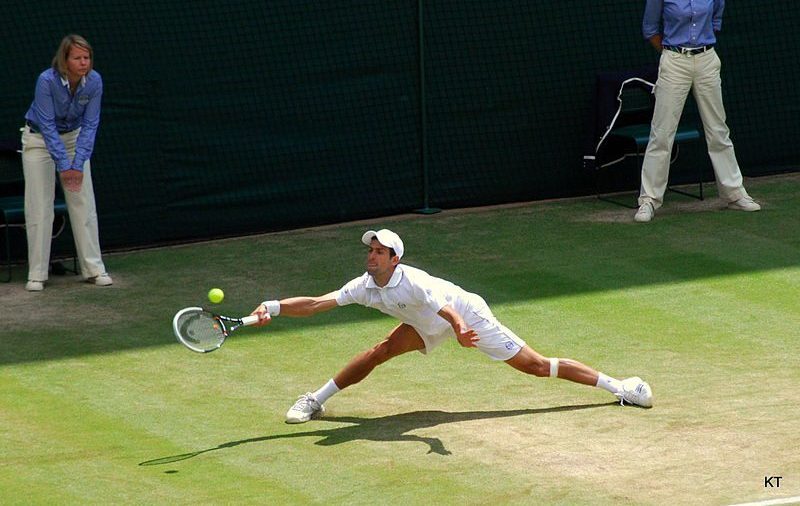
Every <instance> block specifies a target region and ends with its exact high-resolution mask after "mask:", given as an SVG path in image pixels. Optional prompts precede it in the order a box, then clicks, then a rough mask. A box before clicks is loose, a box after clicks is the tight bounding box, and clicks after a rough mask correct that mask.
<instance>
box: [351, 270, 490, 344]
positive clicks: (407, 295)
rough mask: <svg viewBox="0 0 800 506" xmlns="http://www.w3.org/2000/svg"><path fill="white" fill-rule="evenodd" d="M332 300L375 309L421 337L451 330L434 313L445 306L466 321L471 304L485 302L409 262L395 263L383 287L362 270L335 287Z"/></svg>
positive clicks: (482, 303) (445, 321)
mask: <svg viewBox="0 0 800 506" xmlns="http://www.w3.org/2000/svg"><path fill="white" fill-rule="evenodd" d="M336 303H337V304H338V305H340V306H346V305H348V304H361V305H362V306H366V307H371V308H375V309H377V310H378V311H380V312H381V313H384V314H387V315H389V316H393V317H395V318H397V319H398V320H400V321H401V322H403V323H407V324H408V325H411V326H412V327H414V328H415V329H416V330H417V332H419V333H420V334H421V335H423V336H438V335H441V334H442V333H444V332H445V331H447V330H448V329H451V327H450V324H449V323H448V322H447V320H445V319H444V318H442V317H441V316H439V315H438V314H437V313H438V312H439V310H440V309H442V308H443V307H444V306H445V305H448V304H449V305H450V306H452V307H453V308H454V309H455V310H456V312H457V313H459V314H460V315H461V316H462V317H463V318H465V320H466V319H467V318H466V317H467V314H468V313H469V311H470V309H471V308H472V307H473V306H475V307H476V308H478V307H485V304H486V303H485V302H484V301H483V299H482V298H481V297H480V296H478V295H476V294H474V293H470V292H467V291H466V290H464V289H463V288H461V287H460V286H458V285H456V284H454V283H451V282H450V281H447V280H444V279H441V278H437V277H434V276H431V275H430V274H428V273H427V272H425V271H423V270H421V269H417V268H416V267H411V266H409V265H398V266H397V267H396V268H395V270H394V274H392V277H391V279H389V282H388V283H387V284H386V286H384V287H379V286H378V285H376V284H375V280H374V279H372V276H370V275H369V273H366V272H365V273H364V275H362V276H360V277H358V278H356V279H354V280H352V281H350V282H349V283H347V284H346V285H344V286H343V287H342V288H341V289H340V290H339V292H338V293H337V294H336Z"/></svg>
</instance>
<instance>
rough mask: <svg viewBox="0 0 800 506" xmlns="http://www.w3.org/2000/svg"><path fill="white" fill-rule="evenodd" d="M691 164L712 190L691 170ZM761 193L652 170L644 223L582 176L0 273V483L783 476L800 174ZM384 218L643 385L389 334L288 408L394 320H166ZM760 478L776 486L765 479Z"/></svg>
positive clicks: (294, 274) (389, 486)
mask: <svg viewBox="0 0 800 506" xmlns="http://www.w3.org/2000/svg"><path fill="white" fill-rule="evenodd" d="M710 186H711V185H709V189H710ZM748 190H749V191H750V193H751V194H752V195H753V196H754V197H756V199H757V200H759V201H760V202H762V204H763V206H764V209H763V211H762V212H759V213H740V212H733V211H725V210H721V209H720V208H721V207H722V203H721V202H719V201H718V200H716V199H715V198H713V196H714V195H716V193H715V192H713V191H712V192H711V193H712V198H710V199H708V200H707V201H706V202H703V203H699V202H697V201H693V200H691V199H688V198H686V197H682V196H679V195H674V194H669V195H668V196H667V198H668V201H667V204H666V207H665V208H664V209H663V210H662V211H661V212H659V214H658V215H657V218H656V219H655V220H654V221H653V222H652V223H650V224H647V225H639V224H634V223H633V222H632V221H631V216H632V211H629V210H625V209H622V208H615V207H614V206H610V205H609V204H606V203H602V202H598V201H596V200H594V199H580V200H571V201H556V202H545V203H534V204H526V205H515V206H506V207H499V208H491V209H475V210H470V211H462V212H455V211H454V212H446V213H442V214H439V215H435V216H426V217H422V216H399V217H394V218H387V219H381V220H373V221H369V222H364V223H351V224H345V225H340V226H335V227H324V228H319V229H312V230H299V231H293V232H285V233H277V234H269V235H263V236H256V237H247V238H241V239H231V240H222V241H216V242H210V243H202V244H194V245H187V246H181V247H174V248H164V249H154V250H147V251H137V252H130V253H119V254H113V255H108V256H107V258H106V263H107V265H108V267H109V269H110V272H111V273H112V274H113V276H114V282H115V284H114V285H113V286H112V287H110V288H96V287H91V286H88V285H84V284H81V283H79V282H78V281H76V278H75V277H70V276H66V277H60V278H57V277H54V278H52V279H51V283H50V285H49V286H48V288H47V290H45V291H44V292H42V293H40V294H36V293H28V292H25V291H24V289H23V286H22V283H21V282H20V280H21V278H22V277H24V273H23V267H22V266H18V267H17V268H16V270H15V273H14V277H15V283H13V284H9V285H0V311H2V320H3V331H2V346H1V347H0V350H1V351H0V456H1V457H0V502H2V503H4V504H167V503H169V504H187V503H199V504H223V503H229V504H309V503H311V504H313V503H330V504H504V503H509V504H543V503H548V504H659V505H662V504H733V503H742V502H748V501H756V500H766V499H777V498H783V497H792V496H800V452H798V448H800V431H799V430H798V429H800V422H798V420H800V403H798V401H797V391H798V385H800V358H799V357H800V353H798V351H800V344H799V341H798V337H800V331H799V330H798V329H800V303H798V301H800V218H799V217H800V200H798V196H799V195H800V178H798V177H797V175H789V176H778V177H770V178H760V179H756V180H751V181H749V182H748ZM375 226H386V227H389V228H392V229H393V230H395V231H396V232H398V233H399V234H400V235H401V236H402V237H403V239H404V241H405V243H406V249H407V252H406V256H405V257H404V261H405V262H407V263H409V264H412V265H416V266H418V267H421V268H423V269H425V270H427V271H428V272H430V273H431V274H434V275H439V276H442V277H445V278H447V279H450V280H452V281H454V282H456V283H458V284H460V285H462V286H463V287H465V288H467V289H468V290H471V291H474V292H477V293H479V294H481V295H482V296H483V297H484V298H485V299H486V300H487V301H488V302H489V304H490V306H492V308H493V310H494V312H495V314H497V316H498V317H499V319H500V320H501V321H502V322H503V323H504V324H505V325H507V326H508V327H510V328H511V329H513V330H514V331H515V332H516V333H517V334H519V335H520V336H521V337H523V338H524V339H526V340H527V342H528V343H529V344H531V345H532V346H533V347H534V348H535V349H538V350H539V351H541V352H542V353H544V354H546V355H553V356H566V357H572V358H575V359H577V360H581V361H583V362H586V363H587V364H589V365H591V366H593V367H596V368H597V369H599V370H601V371H603V372H606V373H608V374H610V375H613V376H617V377H625V376H631V375H640V376H642V377H643V378H645V379H646V380H647V381H649V382H650V384H651V385H652V387H653V391H654V394H655V400H656V405H655V407H654V408H653V409H650V410H644V409H638V408H630V407H626V408H622V407H620V406H617V405H616V404H615V402H614V401H613V397H611V396H610V395H609V394H608V393H606V392H603V391H600V390H598V389H590V388H586V387H582V386H579V385H575V384H570V383H567V382H563V381H556V380H551V379H537V378H533V377H529V376H525V375H523V374H520V373H518V372H516V371H513V370H512V369H511V368H510V367H508V366H505V365H504V364H498V363H494V362H491V361H490V360H488V359H487V358H485V357H484V356H482V355H481V354H480V353H478V352H476V351H474V350H464V349H461V348H459V347H458V346H457V344H456V343H455V341H452V342H450V343H447V344H446V345H444V346H442V347H440V348H439V349H437V350H436V351H435V352H434V353H433V354H432V355H430V356H428V357H423V356H421V355H419V354H416V353H414V354H407V355H404V356H402V357H400V358H398V359H396V360H394V361H391V362H389V363H388V364H385V365H383V366H381V367H379V368H378V369H376V371H375V372H374V373H373V374H372V375H371V376H370V377H368V378H367V379H366V380H365V381H364V382H363V383H361V384H359V385H356V386H355V387H353V388H352V389H348V390H345V391H344V392H342V393H340V394H339V395H337V396H335V397H334V398H333V399H331V401H330V402H329V403H328V405H327V408H328V415H327V417H326V418H324V419H323V420H318V421H312V422H309V423H307V424H304V425H298V426H290V425H286V424H284V423H283V415H284V413H285V411H286V409H287V408H288V407H289V406H290V405H291V404H292V403H293V402H294V400H295V399H296V397H297V396H298V395H299V394H301V393H304V392H306V391H307V390H311V389H314V388H316V387H317V386H319V385H320V384H321V383H323V382H324V381H326V380H327V379H328V378H330V377H331V376H332V375H333V374H334V373H335V372H336V371H337V370H338V369H339V368H340V367H341V366H343V365H344V364H345V363H346V361H347V360H348V359H349V358H350V357H351V356H352V355H354V354H355V353H356V352H358V351H361V350H362V349H364V348H366V347H367V346H370V345H372V344H373V343H374V342H377V341H378V340H379V339H380V338H382V337H383V336H384V334H385V333H386V332H388V331H389V330H390V329H391V328H392V327H393V325H394V321H393V320H391V319H390V318H388V317H384V316H382V315H380V314H379V313H376V312H371V311H370V310H367V309H363V308H357V307H354V306H348V307H346V308H341V309H337V310H334V311H333V312H330V313H325V314H322V315H319V316H316V317H314V318H313V319H307V320H300V319H288V318H278V319H277V320H276V321H275V322H274V323H273V325H271V326H270V327H267V328H265V329H244V330H242V331H240V332H238V333H237V334H236V335H234V336H233V337H232V338H231V339H230V340H229V341H228V342H227V343H226V344H225V346H224V347H223V348H222V349H221V350H219V351H217V352H215V353H212V354H209V355H199V354H194V353H191V352H189V351H188V350H186V349H185V348H183V347H182V346H181V345H179V344H178V343H177V342H176V341H175V339H174V338H173V336H172V333H171V328H170V321H171V318H172V315H173V314H174V313H175V311H176V310H178V309H180V308H181V307H184V306H190V305H204V304H206V301H205V294H206V292H207V290H208V289H209V288H211V287H213V286H218V287H220V288H223V289H224V290H225V293H226V297H225V301H224V302H223V303H222V304H220V305H219V306H217V307H216V309H218V310H219V311H220V312H223V313H225V314H231V315H233V316H241V315H243V314H247V313H249V312H250V311H251V309H252V308H253V306H255V304H257V303H258V302H260V301H262V300H264V299H267V298H280V297H287V296H291V295H319V294H322V293H325V292H328V291H331V290H333V289H336V288H338V287H340V286H341V285H342V284H344V283H345V282H346V281H348V280H350V279H352V278H353V277H355V276H357V275H359V274H361V273H362V272H363V271H364V255H365V252H364V247H363V246H362V245H361V244H360V242H359V238H360V234H361V233H362V232H363V231H364V230H365V229H366V228H367V227H375ZM768 476H781V477H782V480H781V482H780V485H781V486H780V487H779V488H777V487H772V488H768V487H765V481H764V479H765V477H768Z"/></svg>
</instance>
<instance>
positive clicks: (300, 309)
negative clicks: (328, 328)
mask: <svg viewBox="0 0 800 506" xmlns="http://www.w3.org/2000/svg"><path fill="white" fill-rule="evenodd" d="M336 306H337V304H336V292H331V293H327V294H325V295H320V296H319V297H290V298H288V299H282V300H270V301H266V302H262V303H261V304H259V305H258V306H256V308H255V309H254V310H253V312H252V313H250V314H252V315H256V316H258V323H257V324H256V325H257V326H261V325H266V324H267V323H269V322H270V320H271V318H272V317H274V316H278V315H282V316H293V317H301V316H311V315H315V314H317V313H321V312H322V311H328V310H329V309H333V308H335V307H336Z"/></svg>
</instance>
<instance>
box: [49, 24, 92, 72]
mask: <svg viewBox="0 0 800 506" xmlns="http://www.w3.org/2000/svg"><path fill="white" fill-rule="evenodd" d="M73 46H77V47H79V48H81V49H84V50H86V51H88V52H89V71H91V70H92V68H93V67H94V51H93V50H92V46H91V45H90V44H89V42H87V41H86V39H84V38H83V37H81V36H80V35H75V34H74V33H73V34H70V35H67V36H66V37H64V38H63V39H61V44H59V46H58V50H57V51H56V55H55V56H53V68H54V69H55V70H56V71H57V72H58V73H59V74H61V75H62V76H65V75H67V58H69V51H70V49H72V47H73Z"/></svg>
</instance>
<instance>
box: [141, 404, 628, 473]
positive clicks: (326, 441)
mask: <svg viewBox="0 0 800 506" xmlns="http://www.w3.org/2000/svg"><path fill="white" fill-rule="evenodd" d="M616 405H618V403H617V402H603V403H597V404H578V405H573V406H557V407H553V408H538V409H514V410H506V411H460V412H455V413H451V412H448V411H412V412H409V413H400V414H397V415H389V416H381V417H378V418H359V417H355V416H332V417H326V418H323V419H321V420H319V421H316V422H313V423H324V422H331V423H349V424H352V425H347V426H344V427H336V428H333V429H317V430H312V431H306V432H290V433H285V434H274V435H271V436H260V437H254V438H248V439H240V440H238V441H229V442H227V443H222V444H220V445H217V446H214V447H212V448H205V449H203V450H197V451H194V452H189V453H182V454H179V455H170V456H168V457H160V458H157V459H152V460H146V461H144V462H141V463H139V465H140V466H158V465H162V464H169V463H172V462H179V461H181V460H187V459H191V458H193V457H197V456H198V455H202V454H204V453H209V452H213V451H217V450H223V449H225V448H233V447H236V446H239V445H243V444H250V443H260V442H263V441H273V440H276V439H290V438H300V437H314V438H321V439H319V440H318V441H316V442H315V443H314V444H316V445H320V446H334V445H338V444H342V443H350V442H353V441H386V442H411V443H423V444H425V445H427V446H428V452H427V453H429V454H430V453H436V454H439V455H450V454H451V452H450V451H449V450H448V449H447V448H445V446H444V443H443V442H442V440H441V439H439V438H435V437H424V436H418V435H414V434H407V433H408V432H412V431H415V430H419V429H425V428H428V427H435V426H437V425H442V424H447V423H457V422H468V421H472V420H485V419H489V418H507V417H511V416H523V415H541V414H547V413H559V412H562V411H578V410H583V409H593V408H602V407H609V406H616Z"/></svg>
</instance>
